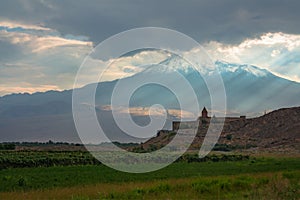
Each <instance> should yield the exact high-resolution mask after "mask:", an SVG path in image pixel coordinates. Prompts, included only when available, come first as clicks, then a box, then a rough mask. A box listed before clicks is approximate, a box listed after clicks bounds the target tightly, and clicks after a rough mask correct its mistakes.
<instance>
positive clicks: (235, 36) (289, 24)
mask: <svg viewBox="0 0 300 200" xmlns="http://www.w3.org/2000/svg"><path fill="white" fill-rule="evenodd" d="M0 4H1V6H0V13H1V14H0V16H1V17H2V18H4V19H5V18H6V19H10V20H18V21H24V22H28V23H43V24H44V25H45V26H47V27H50V28H53V29H56V30H58V31H59V32H61V33H63V34H73V35H84V36H88V37H90V38H91V40H92V41H93V42H94V43H99V42H100V41H102V40H104V39H105V38H107V37H109V36H111V35H113V34H116V33H118V32H120V31H125V30H127V29H130V28H135V27H142V26H160V27H166V28H172V29H175V30H178V31H181V32H183V33H185V34H187V35H189V36H191V37H193V38H194V39H196V40H198V41H199V42H203V41H209V40H216V41H222V42H226V43H236V42H240V41H242V40H243V39H244V38H245V37H253V36H256V35H260V34H261V33H265V32H278V31H281V32H285V33H296V34H299V33H300V26H299V19H300V12H298V9H299V7H300V2H299V1H297V0H293V1H292V0H291V1H285V2H283V1H280V0H252V1H240V0H227V1H220V0H203V1H179V0H178V1H154V0H151V1H149V0H147V1H142V0H139V1H129V0H128V1H127V0H120V1H112V0H110V1H108V0H107V1H99V0H91V1H83V0H78V1H71V0H67V1H46V0H41V1H21V0H14V1H6V2H5V3H4V2H1V3H0Z"/></svg>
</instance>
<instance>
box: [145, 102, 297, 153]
mask: <svg viewBox="0 0 300 200" xmlns="http://www.w3.org/2000/svg"><path fill="white" fill-rule="evenodd" d="M208 121H210V118H208ZM182 123H184V122H182ZM173 125H174V123H173ZM208 126H209V123H205V124H203V123H201V122H200V123H199V127H198V131H197V134H196V137H195V139H194V141H193V143H192V145H191V146H190V150H197V149H199V148H200V146H201V144H202V142H203V139H204V137H205V134H206V132H207V129H208ZM175 135H176V130H172V131H166V130H163V131H159V132H158V134H157V136H156V137H153V138H151V139H149V140H148V141H146V142H145V143H143V144H142V145H141V148H142V149H144V150H146V151H148V150H150V151H151V150H155V149H158V148H161V147H162V146H165V145H167V144H168V143H169V142H170V141H171V140H172V139H173V138H174V136H175ZM214 150H218V151H233V150H235V151H241V150H242V151H250V152H293V153H299V152H300V107H293V108H282V109H279V110H275V111H272V112H270V113H268V114H265V115H263V116H260V117H257V118H251V119H246V118H244V119H241V118H236V120H234V119H233V120H232V119H231V120H228V119H227V120H225V124H224V127H223V130H222V133H221V136H220V138H219V140H218V143H217V144H216V145H215V148H214Z"/></svg>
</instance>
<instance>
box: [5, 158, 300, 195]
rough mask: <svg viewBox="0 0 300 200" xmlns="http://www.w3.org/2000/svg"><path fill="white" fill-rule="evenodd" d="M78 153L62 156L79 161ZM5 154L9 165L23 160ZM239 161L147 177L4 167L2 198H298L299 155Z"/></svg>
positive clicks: (183, 162)
mask: <svg viewBox="0 0 300 200" xmlns="http://www.w3.org/2000/svg"><path fill="white" fill-rule="evenodd" d="M27 153H28V152H27ZM29 153H30V155H32V152H29ZM39 153H40V152H39ZM44 153H45V152H44ZM74 154H75V153H71V154H70V153H68V154H67V155H68V156H66V155H64V156H65V157H72V158H73V159H75V160H77V161H78V159H77V157H76V156H74ZM6 155H7V156H6V157H5V161H10V162H11V164H14V163H20V162H22V161H21V160H22V159H20V158H19V157H17V156H15V157H13V156H12V155H14V154H13V153H12V154H11V155H10V156H9V154H6ZM37 155H39V154H37ZM78 155H80V156H81V157H82V156H83V157H84V158H86V156H87V155H85V154H84V155H83V154H78ZM2 157H3V158H4V156H2ZM23 157H26V156H24V155H23ZM37 157H38V156H37ZM235 157H236V156H233V157H230V156H229V157H228V156H227V157H226V159H224V156H223V157H222V156H220V155H219V156H215V155H212V156H210V159H207V160H195V159H191V158H193V157H187V158H185V159H180V160H179V161H178V162H176V163H173V164H171V165H170V166H168V167H166V168H164V169H161V170H158V171H155V172H151V173H144V174H129V173H124V172H119V171H116V170H113V169H110V168H108V167H106V166H104V165H102V164H99V163H98V164H97V163H96V164H95V163H94V164H89V163H81V162H79V161H78V162H74V163H73V162H71V161H68V162H67V165H66V164H65V163H63V165H62V164H61V163H60V162H58V164H57V165H52V164H51V165H49V166H43V165H37V164H35V165H36V166H34V167H33V166H31V165H29V166H26V165H23V167H20V166H19V165H17V166H14V167H8V166H6V167H5V168H2V169H1V170H0V186H1V187H0V199H300V182H299V180H300V159H299V158H298V157H278V156H277V157H261V156H260V157H241V156H237V157H238V158H239V159H233V158H235ZM9 158H10V159H9ZM216 158H219V159H216ZM244 158H246V159H244ZM27 159H29V158H28V157H27ZM30 159H33V157H30ZM30 159H29V160H30ZM23 160H24V159H23ZM25 160H26V159H25ZM33 160H34V159H33ZM17 161H18V162H17ZM42 161H43V160H42ZM42 161H40V159H37V160H36V161H32V162H34V163H44V161H43V162H42ZM54 161H55V160H54ZM47 162H49V161H46V163H47ZM55 162H56V161H55ZM3 163H4V162H3ZM26 163H31V162H28V161H26ZM72 163H73V164H72Z"/></svg>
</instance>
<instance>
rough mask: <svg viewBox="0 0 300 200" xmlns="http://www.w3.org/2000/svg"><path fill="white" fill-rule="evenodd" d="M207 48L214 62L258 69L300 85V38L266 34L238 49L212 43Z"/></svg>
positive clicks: (237, 46)
mask: <svg viewBox="0 0 300 200" xmlns="http://www.w3.org/2000/svg"><path fill="white" fill-rule="evenodd" d="M204 48H205V49H206V50H207V52H208V53H209V55H210V56H211V57H212V58H213V59H215V60H223V61H226V62H233V63H241V64H252V65H256V66H258V67H261V68H264V69H268V70H269V71H271V72H273V73H274V74H276V75H278V76H281V77H284V78H287V79H290V80H293V81H298V82H300V79H299V77H300V68H299V67H300V59H299V56H300V35H293V34H285V33H281V32H278V33H266V34H264V35H262V36H261V37H259V38H254V39H246V40H245V41H243V42H241V43H240V44H237V45H228V44H222V43H220V42H216V41H211V42H209V43H206V44H204ZM291 63H292V64H291Z"/></svg>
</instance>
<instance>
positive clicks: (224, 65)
mask: <svg viewBox="0 0 300 200" xmlns="http://www.w3.org/2000/svg"><path fill="white" fill-rule="evenodd" d="M215 65H216V67H217V69H218V70H219V71H220V72H221V73H226V72H230V73H236V74H238V73H242V72H246V73H249V74H251V75H254V76H256V77H262V76H267V75H268V74H269V73H270V72H269V71H268V70H265V69H261V68H259V67H256V66H253V65H248V64H235V63H228V62H224V61H216V62H215Z"/></svg>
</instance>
